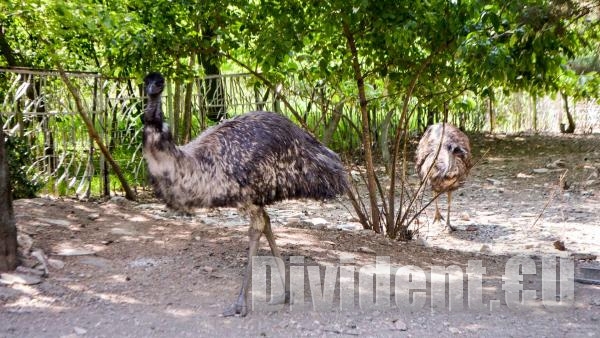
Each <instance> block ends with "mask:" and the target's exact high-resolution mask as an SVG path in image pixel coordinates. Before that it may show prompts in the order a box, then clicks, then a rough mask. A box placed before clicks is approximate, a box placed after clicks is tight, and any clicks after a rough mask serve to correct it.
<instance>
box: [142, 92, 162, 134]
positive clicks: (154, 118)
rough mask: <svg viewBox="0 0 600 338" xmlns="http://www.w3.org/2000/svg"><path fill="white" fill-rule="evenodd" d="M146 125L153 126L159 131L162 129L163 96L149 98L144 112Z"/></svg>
mask: <svg viewBox="0 0 600 338" xmlns="http://www.w3.org/2000/svg"><path fill="white" fill-rule="evenodd" d="M144 123H146V124H150V125H153V126H154V127H156V128H157V129H159V130H161V129H162V123H163V113H162V98H161V96H157V97H149V98H148V102H147V103H146V109H145V110H144Z"/></svg>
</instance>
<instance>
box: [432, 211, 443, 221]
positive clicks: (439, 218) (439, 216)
mask: <svg viewBox="0 0 600 338" xmlns="http://www.w3.org/2000/svg"><path fill="white" fill-rule="evenodd" d="M443 220H444V217H442V214H441V213H440V211H439V210H436V211H435V215H433V223H438V222H439V223H442V221H443Z"/></svg>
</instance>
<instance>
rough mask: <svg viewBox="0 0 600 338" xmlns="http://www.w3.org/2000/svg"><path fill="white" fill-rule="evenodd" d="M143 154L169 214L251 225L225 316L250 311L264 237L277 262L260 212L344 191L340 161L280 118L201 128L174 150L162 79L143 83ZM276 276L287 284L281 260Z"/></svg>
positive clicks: (254, 117)
mask: <svg viewBox="0 0 600 338" xmlns="http://www.w3.org/2000/svg"><path fill="white" fill-rule="evenodd" d="M144 85H145V90H146V94H147V97H148V100H147V105H146V108H145V110H144V116H143V123H144V130H143V155H144V158H145V159H146V162H147V164H148V169H149V173H150V177H151V182H152V184H153V187H154V190H155V193H156V195H157V196H158V197H159V198H161V199H162V200H164V201H165V202H166V204H167V206H169V207H170V208H172V209H175V210H178V211H183V212H187V213H191V212H192V210H193V209H194V208H196V207H237V208H238V210H240V212H241V213H243V214H246V215H247V216H248V217H249V219H250V224H249V231H248V238H249V241H250V245H249V249H248V262H247V264H246V269H245V275H244V278H243V281H242V286H241V289H240V292H239V295H238V297H237V298H236V301H235V302H234V303H233V305H232V306H231V307H229V308H227V309H226V310H225V311H224V312H223V315H224V316H233V315H240V316H245V315H246V314H247V313H248V307H247V305H246V304H247V299H246V298H247V294H248V285H249V281H250V276H251V271H252V257H254V256H255V255H256V253H257V249H258V243H259V240H260V238H261V236H262V235H263V234H264V235H265V237H266V238H267V241H268V243H269V246H270V248H271V253H272V254H273V256H275V257H277V258H281V253H280V251H279V249H278V248H277V245H276V244H275V238H274V237H273V231H272V229H271V223H270V220H269V216H268V214H267V212H266V211H265V206H266V205H269V204H271V203H274V202H277V201H281V200H284V199H297V198H310V199H316V200H324V199H330V198H334V197H335V196H337V195H339V194H342V193H344V192H345V191H346V190H347V188H348V179H347V174H346V171H345V169H344V167H343V165H342V163H341V161H340V158H339V156H338V155H337V154H336V153H334V152H333V151H331V150H330V149H328V148H327V147H325V146H324V145H322V144H321V143H320V142H319V141H317V140H316V139H315V138H314V137H313V136H311V135H310V134H308V133H307V132H305V131H304V130H302V129H300V128H299V127H297V126H296V125H294V124H293V123H292V122H291V121H290V120H288V119H287V118H285V117H282V116H281V115H278V114H275V113H270V112H262V111H256V112H249V113H246V114H245V115H241V116H238V117H236V118H233V119H230V120H225V121H223V122H222V123H220V124H218V125H216V126H214V127H211V128H209V129H207V130H205V131H204V132H203V133H202V134H201V135H199V136H198V137H197V138H196V139H195V140H193V141H191V142H190V143H188V144H186V145H183V146H177V145H176V144H175V143H174V141H173V136H172V134H171V132H170V130H169V128H168V126H167V124H165V123H164V115H163V112H162V108H161V94H162V91H163V88H164V78H163V77H162V75H161V74H159V73H150V74H148V75H147V76H146V77H145V78H144ZM277 264H278V270H279V272H280V274H281V276H282V278H285V277H284V276H285V267H284V266H283V261H281V260H277Z"/></svg>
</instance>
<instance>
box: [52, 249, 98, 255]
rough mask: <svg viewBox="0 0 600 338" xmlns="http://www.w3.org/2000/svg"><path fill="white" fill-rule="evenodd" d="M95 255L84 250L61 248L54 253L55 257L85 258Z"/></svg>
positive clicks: (90, 251)
mask: <svg viewBox="0 0 600 338" xmlns="http://www.w3.org/2000/svg"><path fill="white" fill-rule="evenodd" d="M93 254H95V252H94V250H90V249H85V248H62V249H60V250H58V251H57V252H56V255H57V256H85V255H93Z"/></svg>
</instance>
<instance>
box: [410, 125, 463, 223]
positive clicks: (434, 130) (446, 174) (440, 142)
mask: <svg viewBox="0 0 600 338" xmlns="http://www.w3.org/2000/svg"><path fill="white" fill-rule="evenodd" d="M415 165H416V169H417V172H418V173H419V176H420V177H421V180H423V183H425V184H426V185H430V186H431V189H432V190H433V192H434V193H435V194H436V195H435V196H434V198H435V217H434V220H435V221H439V220H440V219H441V218H442V217H441V214H440V210H439V207H438V202H437V197H438V196H439V195H440V194H441V193H444V192H445V193H447V195H448V208H447V215H446V226H447V227H448V228H449V229H450V230H452V231H453V230H455V228H454V227H453V226H452V225H451V224H450V204H451V199H452V192H453V191H454V190H456V189H458V188H459V187H460V186H462V185H463V184H464V182H465V180H466V178H467V176H468V174H469V171H470V170H471V167H472V166H473V164H472V163H471V145H470V143H469V138H468V137H467V135H465V134H464V133H463V132H462V131H460V130H459V129H458V128H456V127H455V126H453V125H451V124H448V123H438V124H434V125H431V126H429V128H427V130H426V131H425V134H423V137H422V138H421V140H420V141H419V145H418V146H417V156H416V161H415Z"/></svg>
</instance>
